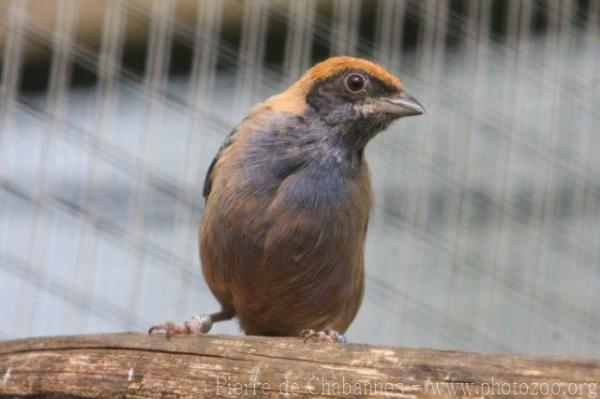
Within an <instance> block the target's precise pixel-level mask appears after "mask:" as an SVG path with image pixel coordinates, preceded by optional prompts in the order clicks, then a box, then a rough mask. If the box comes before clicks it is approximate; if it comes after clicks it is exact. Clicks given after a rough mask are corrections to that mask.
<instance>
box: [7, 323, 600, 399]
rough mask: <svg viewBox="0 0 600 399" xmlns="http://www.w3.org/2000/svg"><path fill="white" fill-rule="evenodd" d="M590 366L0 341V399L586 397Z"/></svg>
mask: <svg viewBox="0 0 600 399" xmlns="http://www.w3.org/2000/svg"><path fill="white" fill-rule="evenodd" d="M598 383H600V361H597V360H582V359H570V358H544V357H534V356H515V355H483V354H477V353H465V352H452V351H436V350H429V349H405V348H390V347H380V346H366V345H353V344H346V345H339V344H315V343H307V344H303V343H302V341H301V340H299V339H294V338H264V337H233V336H218V335H205V336H194V337H184V338H180V337H175V338H171V339H170V340H166V339H165V338H161V337H149V336H146V335H141V334H107V335H90V336H74V337H53V338H31V339H22V340H15V341H6V342H0V396H3V395H8V396H25V395H36V396H37V395H48V396H50V397H65V396H66V397H123V396H127V397H129V396H132V397H209V398H213V397H265V396H270V397H280V396H285V394H287V396H286V397H291V398H294V397H357V396H361V395H362V396H365V397H367V396H369V397H405V398H421V397H433V396H436V397H449V396H472V397H477V396H482V395H484V396H521V397H524V396H554V397H558V396H561V397H586V398H596V395H597V392H596V384H598Z"/></svg>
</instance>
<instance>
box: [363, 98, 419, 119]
mask: <svg viewBox="0 0 600 399" xmlns="http://www.w3.org/2000/svg"><path fill="white" fill-rule="evenodd" d="M375 106H376V108H377V110H378V111H379V112H383V113H386V114H392V115H394V116H396V117H397V118H402V117H405V116H414V115H421V114H424V113H425V108H423V106H422V105H421V103H419V102H418V101H417V100H416V99H415V98H414V97H413V96H411V95H410V94H408V93H405V92H402V93H400V94H399V95H397V96H394V97H380V98H378V99H377V100H376V105H375Z"/></svg>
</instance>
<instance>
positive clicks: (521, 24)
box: [0, 0, 600, 355]
mask: <svg viewBox="0 0 600 399" xmlns="http://www.w3.org/2000/svg"><path fill="white" fill-rule="evenodd" d="M0 44H1V46H2V47H1V48H0V57H1V60H2V63H1V82H0V129H1V130H0V312H1V313H2V315H3V323H2V324H1V325H0V338H11V337H19V336H28V335H48V334H67V333H84V332H90V333H91V332H102V331H115V330H124V329H127V330H144V329H146V328H147V327H148V326H149V325H150V324H152V323H154V322H157V321H162V320H166V319H173V320H184V319H187V318H189V317H190V316H191V315H193V314H197V313H203V312H210V311H214V310H216V308H217V303H216V302H215V300H214V299H213V298H212V296H211V294H210V293H209V291H208V289H207V287H206V284H205V283H204V281H203V279H202V276H201V273H200V267H199V261H198V248H197V246H198V244H197V230H198V223H199V220H200V217H201V213H202V207H203V200H202V196H201V187H202V181H203V178H204V173H205V171H206V169H207V167H208V164H209V163H210V161H211V159H212V157H213V155H214V154H215V152H216V150H217V148H218V147H219V145H220V144H221V141H222V140H223V138H224V137H225V135H227V134H228V133H229V131H230V130H231V128H232V127H234V126H235V125H236V124H237V123H238V122H239V121H240V120H241V119H242V118H243V117H244V115H245V113H246V112H247V110H248V109H249V108H250V107H251V106H252V105H253V104H255V103H256V102H258V101H261V100H262V99H264V98H266V97H268V96H269V95H272V94H274V93H276V92H278V91H280V90H282V89H283V88H285V87H286V86H287V85H288V84H289V83H291V82H293V81H294V80H295V79H297V78H298V76H299V75H300V74H301V73H302V71H304V70H305V69H306V68H308V67H309V66H310V65H311V64H312V63H314V62H316V61H318V60H320V59H323V58H325V57H327V56H330V55H335V54H350V55H357V56H362V57H367V58H370V59H373V60H375V61H377V62H380V63H381V64H383V65H384V66H386V67H388V68H389V69H390V70H391V71H392V72H394V73H396V74H398V75H399V76H400V77H401V78H402V80H403V81H404V82H405V83H406V85H407V86H408V87H409V89H410V92H411V93H412V94H414V95H415V96H416V97H417V98H418V99H419V100H420V101H421V102H422V103H423V104H424V105H425V107H426V109H427V112H428V113H427V115H426V116H425V117H420V118H409V119H407V120H401V121H399V122H397V123H395V124H394V125H392V127H391V128H390V129H389V130H388V131H387V132H385V133H383V134H381V135H380V136H379V137H377V138H376V139H375V140H374V141H373V142H372V143H370V145H369V147H368V149H367V157H368V159H369V161H370V166H371V171H372V180H373V185H374V189H375V194H376V195H375V197H376V208H375V210H374V213H373V215H372V218H371V222H370V228H369V237H368V243H367V256H366V265H367V291H366V296H365V300H364V302H363V306H362V309H361V311H360V313H359V315H358V317H357V319H356V320H355V322H354V323H353V325H352V327H351V329H350V331H349V332H348V336H349V337H350V340H352V341H356V342H367V343H374V344H393V345H412V346H434V347H440V348H455V349H469V350H483V351H518V352H528V353H557V354H581V355H587V354H590V353H593V352H595V351H597V350H598V349H600V338H599V337H598V335H597V333H596V331H597V326H598V325H600V318H599V316H598V314H599V313H598V309H599V307H598V304H599V303H600V290H599V288H600V258H599V256H600V245H599V244H598V243H600V185H599V184H598V182H599V181H600V161H599V159H600V157H599V156H598V154H600V140H599V139H598V137H599V135H598V133H600V129H599V127H598V126H600V76H599V70H600V62H599V61H600V2H598V1H594V0H588V1H567V0H563V1H553V2H542V1H526V0H522V1H518V0H511V1H502V0H493V1H492V0H482V1H478V2H470V1H466V0H452V1H446V0H443V1H438V0H425V1H394V0H378V1H358V0H349V1H341V0H332V1H327V0H307V1H294V2H291V1H290V2H284V1H276V0H272V1H266V0H260V1H233V0H231V1H225V0H224V1H216V0H202V1H188V0H179V1H162V0H153V1H150V2H144V1H141V0H139V1H138V0H129V1H127V0H82V1H69V0H52V1H46V2H37V3H36V4H35V6H34V1H33V0H13V1H3V2H0ZM215 331H216V332H226V333H238V332H239V331H238V327H237V325H236V324H235V323H234V322H229V323H223V324H220V325H216V326H215Z"/></svg>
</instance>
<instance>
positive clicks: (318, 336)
mask: <svg viewBox="0 0 600 399" xmlns="http://www.w3.org/2000/svg"><path fill="white" fill-rule="evenodd" d="M300 338H304V342H306V341H308V340H311V341H313V342H331V343H339V344H345V343H346V337H345V336H343V335H342V334H340V333H338V332H337V331H335V330H333V329H331V328H328V329H326V330H322V331H315V330H302V331H300Z"/></svg>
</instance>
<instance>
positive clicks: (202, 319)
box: [148, 315, 212, 339]
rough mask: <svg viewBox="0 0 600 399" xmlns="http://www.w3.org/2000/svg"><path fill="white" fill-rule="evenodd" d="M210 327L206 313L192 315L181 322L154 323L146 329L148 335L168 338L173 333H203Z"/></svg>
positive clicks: (209, 318)
mask: <svg viewBox="0 0 600 399" xmlns="http://www.w3.org/2000/svg"><path fill="white" fill-rule="evenodd" d="M211 327H212V320H211V317H210V316H208V315H202V316H194V317H192V318H191V319H190V320H188V321H186V322H184V323H183V325H181V324H175V323H173V322H171V321H167V322H166V323H163V324H155V325H153V326H152V327H150V329H149V330H148V334H150V335H164V336H166V337H167V339H169V338H170V337H172V336H173V335H191V334H204V333H207V332H209V331H210V329H211Z"/></svg>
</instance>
